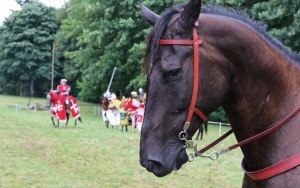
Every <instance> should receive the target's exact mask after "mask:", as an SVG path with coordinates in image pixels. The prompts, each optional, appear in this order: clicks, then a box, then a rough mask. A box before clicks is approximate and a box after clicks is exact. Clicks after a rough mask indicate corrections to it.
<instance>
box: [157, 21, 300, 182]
mask: <svg viewBox="0 0 300 188" xmlns="http://www.w3.org/2000/svg"><path fill="white" fill-rule="evenodd" d="M198 25H199V23H198V22H197V21H196V22H195V24H194V28H193V40H165V39H161V40H160V41H159V44H160V45H192V46H193V48H194V62H193V66H194V67H193V68H194V70H193V73H194V74H193V76H194V79H193V92H192V99H191V103H190V106H189V111H188V115H187V118H186V123H185V125H184V128H183V131H182V132H181V133H183V134H185V133H186V130H187V129H188V128H189V125H190V122H191V119H192V116H193V114H194V113H195V114H196V115H197V116H199V117H200V118H201V119H202V120H203V121H205V120H206V116H205V115H204V113H202V112H201V111H200V110H199V109H197V108H196V103H197V97H198V91H199V82H200V76H199V72H200V59H199V45H201V44H203V42H204V41H203V40H201V39H200V40H199V39H198V34H197V27H198ZM299 112H300V107H298V108H297V109H296V110H295V111H294V112H292V113H291V114H290V115H289V116H288V117H286V118H285V119H284V120H283V121H281V122H280V123H279V124H277V125H275V126H273V127H271V128H270V129H268V130H266V131H264V132H262V133H259V134H257V135H255V136H253V137H250V138H248V139H246V140H244V141H241V142H239V143H237V144H234V145H232V146H230V147H227V148H224V149H221V150H220V151H219V152H213V153H212V154H211V155H209V157H210V158H211V159H217V158H218V156H219V155H220V154H223V153H226V152H228V151H230V150H233V149H235V148H237V147H241V146H243V145H246V144H248V143H250V142H253V141H255V140H258V139H260V138H262V137H264V136H266V135H269V134H271V133H272V132H274V131H276V130H278V129H279V128H281V127H283V125H285V124H286V123H288V122H289V121H290V120H291V119H292V118H293V117H295V116H296V115H297V114H298V113H299ZM232 132H233V131H232V129H231V130H229V131H228V132H227V133H225V134H224V135H223V136H221V137H220V138H218V139H217V140H215V141H214V142H212V143H211V144H209V145H208V146H206V147H204V148H203V149H201V150H199V151H197V144H195V145H194V143H193V141H192V140H187V139H186V138H184V137H183V135H181V133H180V134H179V138H180V139H181V140H184V141H185V142H186V146H187V148H193V149H194V150H195V154H194V155H193V157H196V156H202V154H203V153H204V152H206V151H207V150H209V149H211V148H212V147H214V146H215V145H216V144H218V143H219V142H221V141H222V140H223V139H225V138H226V137H228V136H229V135H230V134H231V133H232ZM212 155H214V156H213V157H212ZM299 165H300V153H298V154H296V155H294V156H292V157H290V158H288V159H287V160H284V161H282V162H279V163H277V164H275V165H272V166H270V167H267V168H264V169H262V170H259V171H255V172H249V171H246V170H245V168H244V166H245V165H244V160H243V162H242V168H243V170H244V172H245V173H246V174H247V175H248V176H249V177H250V178H252V179H253V180H265V179H268V178H271V177H274V176H276V175H279V174H281V173H284V172H286V171H288V170H291V169H292V168H294V167H296V166H299Z"/></svg>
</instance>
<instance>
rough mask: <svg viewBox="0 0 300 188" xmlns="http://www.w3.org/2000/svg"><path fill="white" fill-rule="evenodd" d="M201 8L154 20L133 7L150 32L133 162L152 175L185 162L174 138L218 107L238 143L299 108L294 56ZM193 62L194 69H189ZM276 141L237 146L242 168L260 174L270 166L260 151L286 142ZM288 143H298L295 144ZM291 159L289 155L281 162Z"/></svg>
mask: <svg viewBox="0 0 300 188" xmlns="http://www.w3.org/2000/svg"><path fill="white" fill-rule="evenodd" d="M201 5H202V2H201V1H200V0H190V1H189V3H188V4H180V5H176V6H174V7H172V8H170V9H168V10H166V11H165V12H163V13H162V14H161V15H158V14H156V13H154V12H153V11H151V10H150V9H148V8H147V7H145V6H144V5H141V10H142V14H143V17H144V19H145V20H146V21H147V22H148V23H149V24H150V25H152V26H153V29H152V31H151V33H150V34H149V40H148V44H147V48H146V54H145V69H146V72H147V87H148V89H147V90H148V98H147V103H146V104H147V105H146V108H145V115H144V122H143V127H142V132H141V139H140V163H141V165H142V166H143V167H145V168H146V169H147V170H148V171H150V172H153V173H154V174H155V175H156V176H165V175H167V174H169V173H171V172H172V171H173V170H176V169H179V168H181V166H182V165H183V164H184V163H186V162H187V161H188V156H187V154H186V152H185V150H186V148H185V147H186V145H185V143H184V142H183V141H182V139H180V138H179V136H178V135H179V134H180V133H181V132H182V130H185V125H189V128H188V129H187V130H186V131H187V134H186V135H185V137H187V138H188V139H189V138H191V137H192V136H193V135H194V134H195V132H196V130H197V129H198V127H199V126H200V125H201V124H202V123H203V119H205V118H203V116H207V115H209V114H210V113H211V112H212V111H214V110H215V109H217V108H218V107H219V106H223V107H224V109H225V111H226V113H227V115H228V117H229V120H230V123H231V126H232V128H233V131H234V133H235V136H236V138H237V140H238V141H243V140H245V139H248V138H249V137H251V136H254V135H255V134H259V133H261V132H262V131H265V130H266V129H267V128H269V127H271V126H272V125H274V124H275V123H276V122H280V121H281V120H282V119H284V118H285V117H287V116H288V114H289V113H291V110H290V109H296V108H297V107H298V106H299V105H300V104H299V102H297V99H298V101H299V98H300V93H299V92H298V90H299V83H300V76H299V75H300V74H299V61H300V57H299V56H298V55H294V54H292V53H291V52H290V51H288V50H287V49H286V48H285V47H284V46H283V45H282V44H281V43H279V42H278V41H277V40H276V39H274V38H272V37H271V36H270V35H268V34H267V32H266V31H265V29H264V28H262V27H261V26H260V25H258V24H257V23H255V22H253V21H252V20H251V19H249V18H248V17H246V16H245V15H243V14H241V13H238V12H234V11H227V10H225V9H222V8H215V7H201ZM200 11H201V14H200ZM199 15H200V19H199ZM198 37H199V40H198ZM200 41H201V42H200ZM198 58H199V59H198ZM198 63H199V67H198V66H193V65H195V64H198ZM195 67H196V68H195ZM291 75H293V76H291ZM291 78H293V79H291ZM194 80H197V82H195V81H194ZM195 83H196V84H195ZM195 86H197V87H195ZM195 88H196V89H195ZM291 96H293V97H292V98H294V99H295V100H296V102H294V101H295V100H294V101H293V100H290V98H291ZM297 103H298V104H297ZM191 104H195V105H191ZM191 109H192V110H191ZM195 109H196V110H195ZM275 109H276V110H275ZM197 110H198V111H201V112H202V114H204V115H203V116H201V117H202V118H199V117H197V116H195V115H193V113H195V114H198V113H196V111H197ZM191 112H192V116H191V117H190V114H191ZM298 119H299V118H298ZM253 122H255V125H253ZM292 123H293V122H292ZM240 125H243V126H240ZM293 126H296V125H293ZM297 129H299V128H297ZM245 130H246V131H245ZM285 131H286V130H285ZM289 134H293V132H291V131H290V132H289ZM279 136H280V134H279V133H276V134H273V135H271V136H269V137H267V138H266V140H268V141H264V142H263V141H261V140H259V141H257V142H252V143H250V144H248V145H247V146H242V147H241V149H242V152H243V153H244V156H245V163H247V165H248V166H250V167H251V169H261V168H262V167H265V166H267V165H269V164H274V163H275V162H278V161H276V160H273V159H270V157H269V155H265V152H266V150H268V152H269V153H275V154H274V155H276V154H278V153H280V152H278V151H277V150H275V149H270V148H271V147H270V144H269V143H272V146H274V148H277V146H278V145H279V143H282V142H286V141H283V140H284V138H280V139H278V137H279ZM294 136H295V135H294ZM275 139H276V141H277V142H273V140H275ZM289 142H290V143H292V144H293V145H300V141H299V142H298V141H295V139H294V140H290V141H289ZM295 142H297V144H295ZM276 152H278V153H276ZM292 154H293V151H292V150H290V151H289V152H288V153H286V156H290V155H292ZM258 156H259V157H258ZM278 156H279V155H278ZM280 157H281V156H279V157H278V158H280Z"/></svg>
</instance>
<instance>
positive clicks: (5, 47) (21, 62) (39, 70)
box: [0, 1, 59, 95]
mask: <svg viewBox="0 0 300 188" xmlns="http://www.w3.org/2000/svg"><path fill="white" fill-rule="evenodd" d="M58 28H59V21H58V20H57V19H56V17H55V9H53V8H49V7H46V6H45V5H44V4H42V3H39V2H37V1H30V2H28V3H26V4H24V5H23V6H22V10H20V11H15V12H13V13H12V14H11V16H10V17H9V18H8V19H6V20H5V22H4V24H3V26H2V27H1V28H0V33H1V35H0V48H1V49H2V50H1V52H0V78H1V80H0V83H1V84H0V85H1V87H2V88H1V90H2V92H3V93H11V94H17V93H20V92H21V93H22V91H23V89H25V88H27V87H28V86H29V85H32V84H34V83H35V88H36V89H37V91H39V93H37V95H42V94H43V92H42V91H46V90H49V88H50V87H49V86H50V77H51V71H50V70H51V59H52V50H51V49H52V43H53V41H54V35H55V33H56V32H57V30H58ZM31 89H33V88H31ZM28 91H29V90H27V89H26V90H25V91H24V92H25V93H26V92H27V93H28Z"/></svg>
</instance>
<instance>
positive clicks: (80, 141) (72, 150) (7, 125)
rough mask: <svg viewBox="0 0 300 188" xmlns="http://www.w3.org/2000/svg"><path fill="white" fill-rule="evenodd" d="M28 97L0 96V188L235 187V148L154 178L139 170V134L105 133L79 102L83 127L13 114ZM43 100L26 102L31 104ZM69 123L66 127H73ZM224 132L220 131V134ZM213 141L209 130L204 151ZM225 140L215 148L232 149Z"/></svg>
mask: <svg viewBox="0 0 300 188" xmlns="http://www.w3.org/2000/svg"><path fill="white" fill-rule="evenodd" d="M27 102H28V98H22V97H12V96H3V95H0V122H1V123H0V172H1V174H0V187H1V188H2V187H13V188H15V187H30V188H31V187H32V188H35V187H41V188H45V187H53V188H64V187H66V188H69V187H72V188H77V187H78V188H79V187H80V188H81V187H82V188H83V187H84V188H86V187H96V188H97V187H101V188H102V187H109V188H110V187H143V188H147V187H149V188H150V187H151V188H152V187H154V188H158V187H162V188H165V187H167V188H168V187H176V188H180V187H182V188H186V187H204V188H209V187H212V188H215V187H223V188H234V187H241V182H242V177H243V173H242V170H241V169H240V161H241V159H242V153H241V151H240V149H236V150H234V151H231V152H228V153H227V154H225V155H222V156H220V158H219V159H218V160H217V161H211V160H209V159H203V158H196V159H195V161H194V162H192V163H187V164H185V165H184V166H183V167H182V168H181V169H180V170H179V171H176V172H173V173H172V174H170V175H168V176H166V177H163V178H157V177H156V176H154V175H153V174H151V173H149V172H148V171H146V170H145V169H144V168H142V167H141V166H140V165H139V155H138V153H139V134H138V133H132V132H121V131H120V129H111V128H109V129H107V128H106V127H105V126H104V124H103V123H102V119H101V117H100V116H97V115H94V113H93V112H94V110H93V106H95V104H87V103H82V102H79V104H80V105H81V106H84V107H82V108H81V114H82V118H83V123H82V124H80V123H79V125H78V126H77V127H76V128H74V127H72V126H69V127H68V128H65V127H61V128H54V127H53V126H52V123H51V121H50V113H49V112H44V111H37V112H33V111H29V110H18V111H16V110H15V108H14V106H13V105H14V104H15V103H17V104H22V105H26V104H27ZM36 102H38V103H41V104H44V103H45V102H46V100H45V99H32V100H31V104H34V103H36ZM73 122H74V121H73V120H71V121H70V124H73ZM226 130H228V128H227V127H223V128H222V132H223V133H224V132H225V131H226ZM217 137H218V127H217V126H213V125H210V126H209V130H208V135H204V139H203V140H201V141H199V144H200V145H201V146H204V145H206V144H208V143H209V142H211V141H212V140H214V139H216V138H217ZM235 142H236V141H235V138H234V137H233V136H230V137H229V139H227V140H225V141H224V142H223V143H222V144H220V145H218V146H217V147H216V149H221V148H223V147H224V146H228V145H231V144H234V143H235Z"/></svg>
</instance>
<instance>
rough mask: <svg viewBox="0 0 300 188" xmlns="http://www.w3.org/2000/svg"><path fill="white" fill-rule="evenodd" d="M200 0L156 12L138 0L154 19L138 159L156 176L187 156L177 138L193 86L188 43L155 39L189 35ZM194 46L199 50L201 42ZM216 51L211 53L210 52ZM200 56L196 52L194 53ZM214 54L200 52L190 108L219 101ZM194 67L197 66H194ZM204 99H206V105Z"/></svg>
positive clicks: (196, 121)
mask: <svg viewBox="0 0 300 188" xmlns="http://www.w3.org/2000/svg"><path fill="white" fill-rule="evenodd" d="M201 4H202V2H201V1H190V2H189V3H188V4H187V5H182V4H181V5H178V6H175V7H173V8H171V9H169V10H167V11H165V12H164V13H163V14H162V15H161V16H159V15H157V14H155V13H153V12H152V11H151V10H149V9H148V8H147V7H145V6H143V5H141V9H142V13H143V16H144V18H145V20H146V21H147V22H148V23H149V24H151V25H154V28H153V30H152V32H151V33H150V36H149V44H148V46H147V49H146V58H145V64H146V70H147V72H148V76H147V82H148V91H149V92H148V99H147V105H146V109H145V116H144V122H143V127H142V134H141V143H140V163H141V165H142V166H144V167H145V168H146V169H147V170H148V171H151V172H153V173H154V174H155V175H157V176H164V175H167V174H169V173H171V172H172V170H174V169H175V170H176V169H179V168H180V167H181V166H182V165H183V164H184V163H185V162H187V160H188V157H187V155H186V152H185V146H184V143H183V142H182V141H181V140H180V139H178V135H179V133H180V132H181V131H182V129H183V125H184V124H185V121H186V118H187V114H188V111H189V107H190V103H191V98H192V92H193V72H194V71H193V49H192V47H193V46H192V45H191V46H187V45H163V46H162V45H159V44H158V43H159V40H161V39H171V40H172V39H176V40H178V39H179V40H186V39H188V40H191V39H193V27H194V23H195V22H196V21H197V20H198V17H199V13H200V10H201ZM200 50H201V51H203V48H202V46H200ZM216 55H217V54H216ZM200 56H202V54H201V55H200ZM217 58H219V57H210V59H208V58H207V59H205V58H202V57H201V68H200V72H199V74H200V82H199V85H200V87H201V88H199V91H198V96H196V104H195V106H196V108H197V109H199V110H201V111H202V112H203V113H204V114H205V115H208V114H209V113H210V112H212V111H213V110H215V109H216V108H217V107H218V106H220V104H221V103H222V101H223V99H224V96H225V93H226V92H227V89H228V88H227V79H226V76H224V75H220V74H219V76H217V77H216V73H217V72H222V71H223V70H224V67H223V65H224V63H221V62H220V61H221V59H220V60H219V62H218V61H216V59H217ZM196 71H199V70H196ZM208 104H209V105H208ZM202 122H203V120H202V119H201V118H198V117H196V116H193V117H192V119H191V122H190V123H191V126H190V128H189V129H188V136H189V137H192V136H193V135H194V134H195V132H196V131H197V130H198V128H199V126H200V125H201V124H202Z"/></svg>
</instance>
